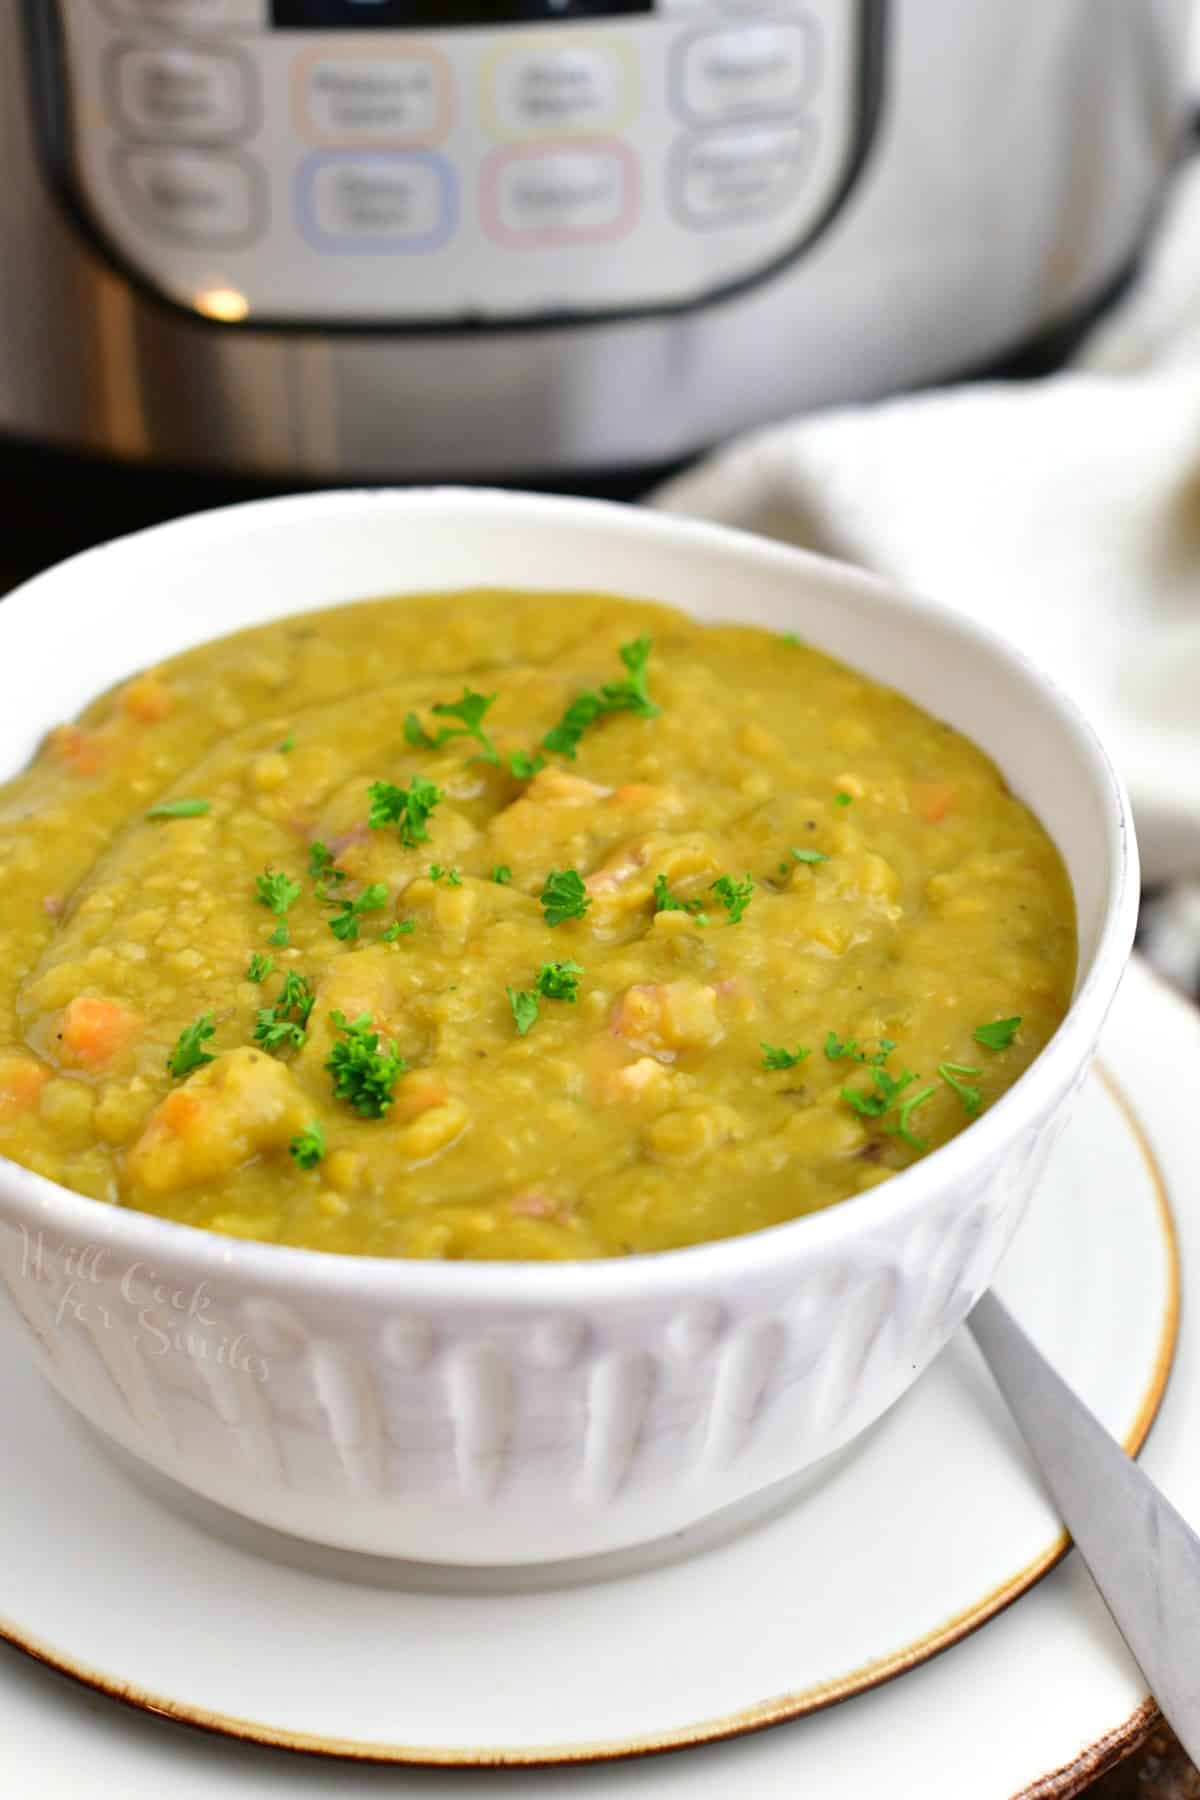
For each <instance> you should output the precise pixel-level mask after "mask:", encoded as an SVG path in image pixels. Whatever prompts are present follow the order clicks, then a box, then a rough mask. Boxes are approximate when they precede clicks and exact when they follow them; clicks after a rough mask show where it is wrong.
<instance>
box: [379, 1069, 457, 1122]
mask: <svg viewBox="0 0 1200 1800" xmlns="http://www.w3.org/2000/svg"><path fill="white" fill-rule="evenodd" d="M449 1097H450V1089H449V1088H448V1087H447V1085H446V1078H445V1076H444V1075H439V1074H438V1072H437V1070H436V1069H414V1071H413V1073H412V1074H411V1075H409V1076H408V1077H407V1078H406V1080H405V1081H404V1082H403V1083H402V1084H401V1087H400V1092H399V1093H398V1094H397V1095H396V1104H395V1107H394V1109H393V1111H392V1113H391V1115H390V1116H391V1117H392V1118H393V1119H415V1118H417V1117H418V1115H419V1114H420V1113H423V1112H429V1111H431V1110H432V1108H433V1107H435V1106H444V1105H445V1103H446V1101H447V1100H448V1099H449Z"/></svg>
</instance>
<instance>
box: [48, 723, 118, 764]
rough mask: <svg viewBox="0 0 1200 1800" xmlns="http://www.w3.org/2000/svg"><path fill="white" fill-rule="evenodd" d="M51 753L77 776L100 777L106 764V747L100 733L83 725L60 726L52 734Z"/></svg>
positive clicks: (49, 741) (50, 738)
mask: <svg viewBox="0 0 1200 1800" xmlns="http://www.w3.org/2000/svg"><path fill="white" fill-rule="evenodd" d="M48 743H49V747H50V753H51V755H52V756H56V757H57V758H58V760H59V762H62V763H65V764H66V765H67V767H68V769H70V770H71V771H72V773H73V774H76V775H98V774H99V773H100V770H101V769H102V768H103V767H104V763H105V745H104V743H103V740H102V739H101V737H100V735H99V733H98V732H95V731H85V730H84V729H83V726H82V725H60V726H59V727H58V728H57V730H55V731H52V732H51V733H50V737H49V740H48Z"/></svg>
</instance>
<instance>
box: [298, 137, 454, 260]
mask: <svg viewBox="0 0 1200 1800" xmlns="http://www.w3.org/2000/svg"><path fill="white" fill-rule="evenodd" d="M456 212H457V199H456V184H455V176H454V170H453V167H452V166H451V164H450V163H448V162H447V161H446V159H445V157H443V156H437V155H435V154H434V153H433V152H432V151H427V150H407V151H406V150H396V151H391V152H382V151H381V152H378V153H375V154H372V155H355V154H353V153H352V152H344V153H339V152H331V153H328V154H324V155H316V156H310V157H309V158H308V160H307V161H306V163H305V164H304V166H303V167H302V169H301V171H300V218H301V223H302V225H303V228H304V231H305V235H306V236H307V237H308V239H309V242H310V243H312V244H314V245H315V247H316V248H317V249H318V250H367V251H370V250H377V251H389V250H392V251H414V250H436V249H437V248H438V246H439V245H441V244H444V243H445V242H446V240H447V238H449V237H450V235H451V233H452V232H453V230H454V226H455V223H456Z"/></svg>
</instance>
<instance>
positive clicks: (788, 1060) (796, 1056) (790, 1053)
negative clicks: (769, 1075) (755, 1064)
mask: <svg viewBox="0 0 1200 1800" xmlns="http://www.w3.org/2000/svg"><path fill="white" fill-rule="evenodd" d="M761 1049H762V1053H763V1068H764V1069H794V1068H795V1066H796V1064H797V1063H802V1062H803V1061H804V1059H805V1057H806V1056H811V1055H812V1051H811V1050H804V1049H801V1047H800V1046H799V1045H797V1046H796V1048H795V1049H794V1050H785V1049H783V1047H782V1046H781V1045H776V1044H763V1045H762V1046H761Z"/></svg>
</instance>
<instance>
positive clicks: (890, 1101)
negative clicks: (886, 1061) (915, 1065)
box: [841, 1063, 917, 1119]
mask: <svg viewBox="0 0 1200 1800" xmlns="http://www.w3.org/2000/svg"><path fill="white" fill-rule="evenodd" d="M916 1079H917V1078H916V1076H915V1075H913V1074H911V1073H910V1071H909V1070H907V1069H906V1070H905V1071H904V1074H903V1075H889V1074H888V1072H887V1070H886V1069H885V1068H883V1067H882V1065H881V1064H879V1063H874V1064H872V1065H871V1081H872V1083H873V1086H872V1087H870V1088H843V1089H842V1090H841V1094H842V1099H843V1100H844V1101H845V1102H846V1105H847V1106H849V1107H850V1108H851V1109H852V1110H853V1111H854V1112H856V1113H857V1114H858V1115H859V1117H860V1118H862V1119H881V1118H882V1117H883V1115H884V1113H886V1112H890V1111H891V1109H892V1107H893V1106H895V1105H897V1104H898V1102H899V1099H900V1096H901V1094H902V1093H903V1092H904V1090H905V1088H906V1087H909V1086H911V1084H912V1083H913V1082H914V1081H915V1080H916Z"/></svg>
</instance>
